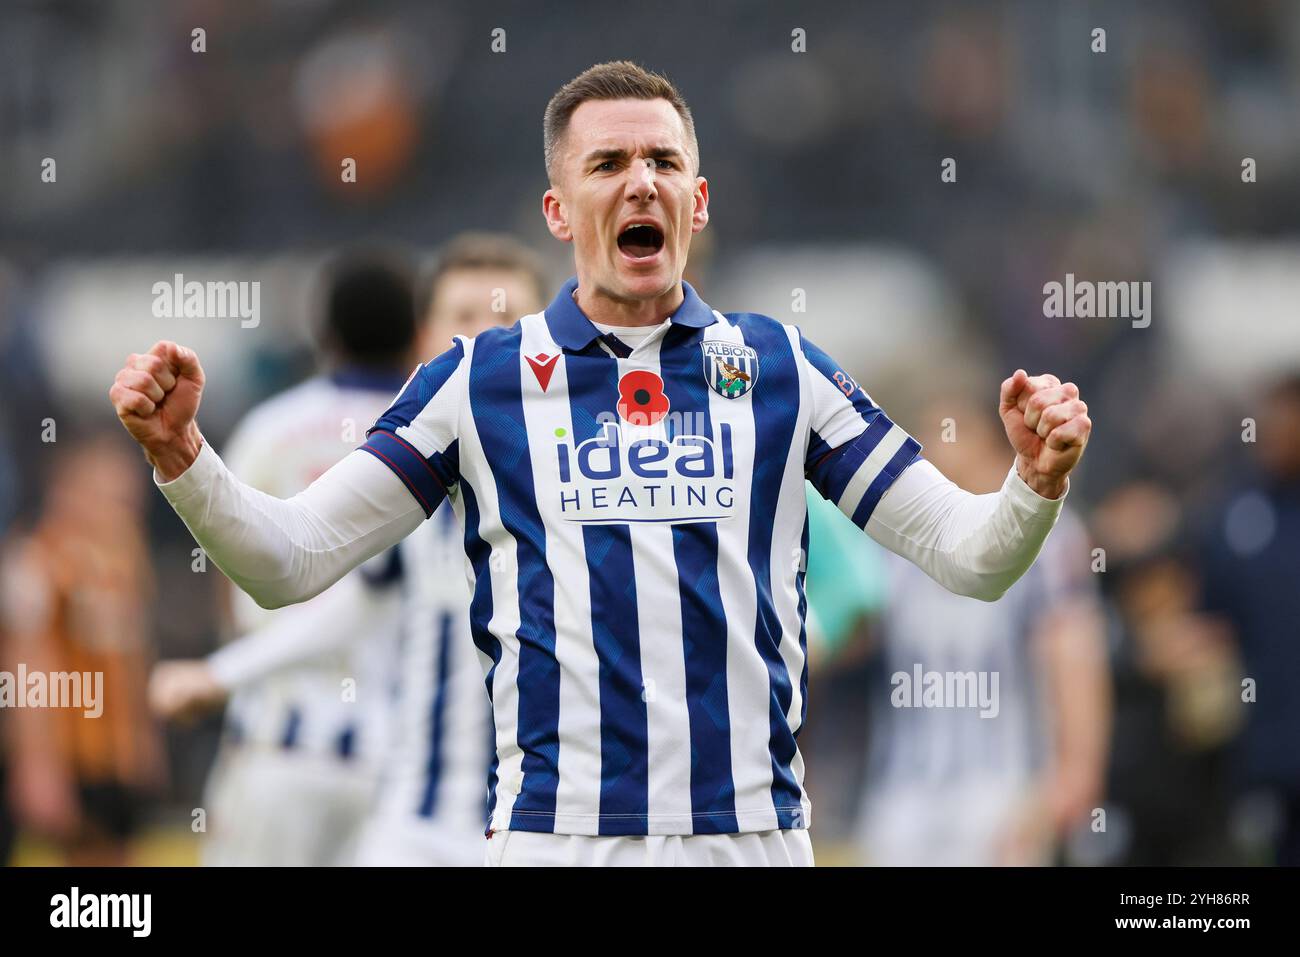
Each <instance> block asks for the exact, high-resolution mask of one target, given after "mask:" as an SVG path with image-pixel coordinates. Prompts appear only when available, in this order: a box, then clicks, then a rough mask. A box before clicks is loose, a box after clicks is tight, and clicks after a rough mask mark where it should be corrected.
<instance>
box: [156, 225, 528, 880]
mask: <svg viewBox="0 0 1300 957" xmlns="http://www.w3.org/2000/svg"><path fill="white" fill-rule="evenodd" d="M421 288H422V289H423V290H425V299H426V301H425V302H423V303H421V304H420V310H419V314H420V315H421V316H422V317H423V321H422V323H421V325H420V327H419V330H418V339H417V342H418V345H417V352H418V354H419V355H420V356H422V357H429V356H434V355H437V354H439V353H441V352H443V351H445V350H446V348H447V346H448V344H449V343H450V342H451V339H452V337H453V336H456V335H466V336H474V335H477V334H478V333H479V332H481V331H482V330H484V329H487V328H490V327H492V326H494V325H509V324H511V323H513V322H515V321H516V320H518V319H519V317H520V316H522V315H526V314H528V313H530V312H535V311H537V310H538V309H540V308H541V305H542V289H543V277H542V274H541V271H540V268H539V267H538V265H537V263H536V261H535V259H534V257H533V256H532V255H531V254H530V253H529V251H528V250H527V249H526V248H524V247H523V246H521V245H520V244H518V243H516V242H514V241H513V240H511V239H509V238H508V237H504V236H494V235H488V234H466V235H464V236H461V237H459V238H457V239H455V240H453V241H452V242H451V243H449V244H448V245H447V247H446V248H445V249H444V251H443V252H442V253H441V255H440V256H439V257H438V262H437V265H436V267H435V268H434V269H433V271H432V273H431V275H430V276H429V277H428V279H427V281H425V282H423V283H422V284H421ZM390 397H391V396H390ZM367 581H368V582H370V583H371V584H372V585H378V584H381V583H382V584H385V585H393V584H396V583H398V582H400V588H397V589H389V590H388V591H387V592H386V593H385V594H384V595H383V597H382V598H380V599H379V600H376V595H375V591H374V589H373V588H366V586H365V584H364V582H367ZM395 596H396V597H400V599H401V613H400V620H401V625H400V633H401V650H400V656H399V660H398V661H397V662H395V663H394V664H395V667H394V669H393V670H392V673H393V674H395V675H396V683H397V687H398V693H397V702H398V703H397V706H396V708H397V710H396V714H395V715H394V718H393V720H392V721H390V722H388V723H386V725H385V727H386V728H388V729H389V730H390V731H391V736H390V738H391V739H390V740H389V741H387V742H385V746H384V759H383V770H382V773H381V775H380V786H379V789H378V791H377V793H376V797H375V801H374V803H373V805H372V807H371V808H370V811H369V816H370V821H369V823H368V825H367V826H366V827H365V829H364V832H363V837H362V839H361V842H360V855H359V858H358V861H357V862H358V863H361V864H375V865H402V864H409V865H426V866H439V865H452V866H456V865H469V866H477V865H479V864H481V863H482V856H483V854H482V842H483V834H482V832H483V828H484V826H485V824H486V812H487V792H486V782H487V774H488V768H489V765H490V762H491V753H492V752H491V745H492V731H491V720H490V719H491V712H490V708H489V705H488V699H487V694H486V691H485V689H484V687H483V671H482V668H481V667H480V665H479V663H478V661H477V658H476V653H475V651H474V645H473V642H472V641H471V640H470V637H469V634H468V631H467V628H468V616H469V600H470V587H469V583H468V582H467V581H466V573H465V553H464V546H463V544H462V542H461V535H460V529H459V526H458V524H457V523H456V521H455V517H454V515H453V514H452V510H451V509H450V508H445V507H444V508H442V509H440V510H439V514H438V515H436V516H435V517H434V518H433V520H431V521H430V522H428V523H426V524H425V525H423V526H422V527H421V528H420V529H419V530H417V532H416V533H414V534H412V535H411V536H410V537H409V538H407V539H406V540H404V541H403V542H402V543H401V544H400V545H399V546H397V547H396V548H394V549H392V550H390V551H389V552H387V553H385V554H384V555H382V556H379V557H378V558H376V559H375V560H373V561H372V562H371V563H369V564H367V565H366V566H363V569H362V577H361V579H360V580H358V582H357V583H356V584H355V585H354V586H352V587H347V581H346V580H345V582H340V583H339V584H338V585H335V586H334V587H333V588H331V589H330V590H329V592H327V593H326V595H324V596H321V599H318V601H317V602H316V603H315V604H317V605H318V606H319V607H321V608H322V609H323V613H322V614H321V615H320V616H318V618H319V620H318V622H317V623H316V624H315V625H314V626H313V627H311V628H309V629H298V630H296V631H291V630H286V629H274V628H272V629H263V630H261V631H258V632H254V633H252V634H249V635H247V636H245V637H244V638H242V639H240V641H239V642H237V643H236V644H235V645H231V646H227V647H226V648H225V649H223V650H222V651H221V652H218V653H217V654H216V655H214V656H212V657H211V658H209V659H208V661H207V663H206V664H204V663H172V664H171V665H169V666H168V667H167V668H165V669H160V671H159V674H158V678H157V679H156V681H155V689H156V691H157V696H156V697H157V698H158V705H159V707H160V708H161V709H163V710H164V711H165V712H166V713H172V714H175V713H180V712H183V711H187V710H190V709H192V708H197V707H202V706H204V705H205V704H210V703H211V702H212V701H214V700H215V699H217V698H218V697H221V696H224V693H225V692H226V690H227V686H228V685H229V684H230V683H231V681H232V680H233V679H234V678H235V677H236V675H235V674H234V673H233V672H232V669H231V667H230V665H229V661H230V660H231V659H232V657H233V655H232V653H233V654H234V655H238V656H239V657H240V660H241V661H242V662H243V663H244V664H243V666H242V667H241V672H242V676H243V680H244V681H253V680H259V679H260V678H264V677H265V676H266V675H267V674H269V673H273V672H274V671H275V670H277V669H284V668H288V667H293V666H298V665H303V664H307V663H309V662H310V661H312V660H313V659H315V658H318V657H320V656H321V655H322V654H324V653H328V652H329V651H330V650H331V649H332V648H333V649H335V650H337V649H338V648H341V647H346V646H349V645H351V644H352V643H353V642H354V641H355V642H360V643H361V645H362V646H365V647H367V648H369V647H370V646H371V644H373V643H372V642H370V641H369V639H368V638H367V632H368V631H369V630H370V629H372V628H374V627H377V626H378V625H380V624H383V626H384V627H387V623H388V622H390V621H391V620H392V614H393V611H394V606H393V601H392V599H393V597H395ZM326 598H328V599H329V600H328V601H326V600H325V599H326ZM372 650H373V651H375V652H378V650H379V649H372Z"/></svg>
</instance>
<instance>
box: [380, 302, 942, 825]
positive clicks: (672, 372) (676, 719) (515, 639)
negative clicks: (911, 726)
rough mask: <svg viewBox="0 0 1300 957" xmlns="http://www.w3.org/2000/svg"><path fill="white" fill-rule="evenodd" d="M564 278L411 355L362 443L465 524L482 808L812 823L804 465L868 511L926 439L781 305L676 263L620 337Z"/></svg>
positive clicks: (427, 505)
mask: <svg viewBox="0 0 1300 957" xmlns="http://www.w3.org/2000/svg"><path fill="white" fill-rule="evenodd" d="M576 284H577V282H576V280H570V281H569V282H568V284H566V285H565V286H564V288H563V289H562V290H561V291H560V293H559V295H558V296H556V298H555V300H554V301H553V302H552V303H551V304H550V306H548V307H547V309H546V311H545V312H544V313H539V314H536V315H532V316H527V317H525V318H524V319H522V320H520V322H518V323H516V324H515V325H514V326H513V327H511V328H509V329H504V328H503V329H492V330H489V331H487V332H484V333H482V334H481V335H479V336H478V337H477V338H475V339H473V340H465V339H459V340H457V342H456V345H455V346H454V347H453V348H452V349H451V350H449V351H448V352H446V353H444V354H443V355H442V356H440V357H439V358H437V359H435V360H433V361H432V362H429V363H427V364H426V365H424V366H422V367H421V368H420V369H418V370H417V372H416V373H415V374H414V375H413V376H412V378H411V379H410V380H409V381H408V383H407V385H406V386H405V387H404V389H403V390H402V392H401V393H400V394H399V396H398V397H397V399H396V400H395V401H394V403H393V405H392V407H391V408H390V409H389V410H388V411H387V412H386V413H384V415H382V416H381V417H380V418H379V420H378V421H377V422H376V423H375V425H374V427H373V428H372V429H371V430H370V432H369V433H368V439H367V442H366V445H365V446H364V448H365V449H366V450H367V451H368V452H370V453H371V454H372V455H374V456H375V457H377V458H379V459H380V460H381V461H383V462H385V463H386V464H387V465H388V466H389V467H390V468H391V469H392V470H393V471H394V472H395V473H396V474H397V476H398V477H399V478H400V479H401V480H402V482H403V483H404V484H405V485H406V487H407V488H408V489H409V490H410V492H411V494H412V495H413V496H414V497H415V498H416V499H417V500H418V501H419V502H420V503H421V505H422V506H423V508H424V510H425V513H426V514H432V513H433V511H434V509H435V507H436V506H437V504H438V503H439V502H440V501H441V500H442V499H443V497H449V498H450V501H451V504H452V506H453V508H454V509H455V512H456V514H457V516H458V517H459V518H460V521H461V525H462V528H463V530H464V547H465V551H466V553H467V556H468V559H469V565H470V569H471V573H472V576H473V579H474V594H473V599H472V601H471V604H470V618H469V628H470V633H471V636H472V639H473V642H474V644H475V645H476V646H477V648H478V651H479V653H480V657H481V660H482V663H483V665H484V673H485V676H486V682H487V688H488V692H489V694H490V695H491V698H492V703H493V716H494V723H495V730H496V758H495V762H494V766H493V769H492V772H491V774H490V776H489V778H490V779H489V789H490V795H489V806H490V813H491V820H490V827H491V828H492V829H517V830H529V831H548V832H549V831H554V832H559V833H572V834H700V833H728V832H736V831H762V830H771V829H773V828H794V827H807V826H808V822H809V803H808V798H807V795H806V794H805V793H804V789H803V762H802V759H801V757H800V755H799V751H798V748H797V746H796V742H795V738H796V735H797V734H798V732H799V728H800V726H801V725H802V723H803V719H804V713H805V691H806V684H807V669H806V646H805V634H804V625H803V621H804V611H805V599H804V592H803V574H804V573H803V568H804V553H805V551H806V548H807V523H806V505H805V499H804V479H805V476H807V477H808V478H809V479H811V481H812V482H813V484H814V486H815V487H816V488H817V489H818V491H819V492H821V494H823V495H824V496H826V497H827V498H829V499H831V500H833V501H835V502H836V503H837V504H838V505H839V507H840V508H841V509H842V510H843V511H844V512H845V513H846V514H848V515H850V516H851V517H852V518H853V520H854V521H855V522H856V523H857V524H858V525H859V526H863V525H865V523H866V521H867V519H868V518H869V516H870V514H871V512H872V510H873V508H874V507H875V505H876V503H877V502H878V501H879V500H880V497H881V496H882V495H883V494H884V493H885V491H886V490H887V489H888V488H889V486H890V485H891V484H892V483H893V482H894V480H895V479H896V478H897V477H898V475H899V474H900V473H901V472H902V471H903V470H904V469H905V468H906V467H907V466H908V465H909V464H910V463H911V462H912V461H913V460H914V459H915V457H916V455H917V454H918V452H919V450H920V447H919V446H918V445H917V443H916V442H915V441H914V440H913V439H912V438H911V437H909V436H908V435H907V434H906V433H905V432H904V431H903V430H902V429H900V428H899V427H897V426H895V425H894V424H893V423H892V422H891V421H890V420H889V419H888V418H887V417H886V416H885V414H884V413H883V412H882V411H881V410H880V409H879V408H877V407H876V406H875V405H874V403H873V402H872V401H871V399H870V398H869V397H868V396H867V394H866V393H865V392H864V391H863V390H862V389H860V388H859V387H858V385H857V384H856V383H855V382H854V381H853V379H852V378H850V377H849V376H848V375H847V374H845V373H844V372H843V371H842V370H841V369H839V368H838V367H837V366H836V365H835V363H834V362H832V360H831V359H829V358H828V357H827V356H826V355H825V354H823V353H822V352H821V351H820V350H818V349H817V348H816V347H815V346H813V345H812V344H810V343H809V342H808V341H807V340H805V339H803V337H802V336H801V335H800V333H799V330H798V329H797V328H795V327H793V326H786V325H782V324H781V323H779V322H776V321H775V320H772V319H769V318H766V317H764V316H759V315H754V314H749V313H741V314H733V315H727V316H724V315H722V314H721V313H718V312H715V311H714V310H712V309H711V308H710V307H708V306H707V305H705V304H704V303H703V302H702V301H701V300H700V298H699V297H698V296H697V295H696V294H695V292H694V290H692V289H691V288H690V286H689V285H687V284H685V283H683V286H684V292H685V299H684V301H683V303H682V305H681V306H680V308H679V309H678V310H677V311H676V313H675V314H674V315H673V316H672V317H671V320H672V321H671V322H669V323H667V324H665V325H664V326H662V327H661V328H659V329H657V330H656V331H655V332H654V333H653V334H652V335H650V336H649V337H647V338H646V339H645V340H644V341H642V342H641V343H640V344H639V345H638V346H637V348H636V349H635V350H631V349H628V347H627V346H626V345H624V344H623V343H622V342H621V341H619V340H618V339H617V338H615V337H613V336H609V335H602V334H601V333H600V332H599V330H597V329H596V327H595V326H594V325H593V324H592V323H591V322H590V320H589V319H587V317H586V316H585V315H584V314H583V313H582V312H581V310H580V309H579V308H578V306H577V304H576V302H575V301H574V299H573V295H572V294H573V291H574V289H575V288H576Z"/></svg>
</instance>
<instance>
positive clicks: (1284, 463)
mask: <svg viewBox="0 0 1300 957" xmlns="http://www.w3.org/2000/svg"><path fill="white" fill-rule="evenodd" d="M1256 402H1257V404H1258V408H1259V409H1260V412H1259V416H1258V423H1257V426H1258V438H1257V440H1256V443H1255V444H1254V445H1252V447H1251V449H1252V451H1253V452H1254V453H1255V456H1254V458H1255V463H1254V467H1253V468H1251V469H1250V470H1249V471H1247V472H1246V473H1245V474H1243V475H1241V476H1240V477H1239V478H1237V479H1236V481H1235V487H1234V488H1232V489H1231V494H1230V496H1229V497H1228V499H1227V500H1226V501H1225V502H1224V503H1223V504H1222V505H1221V506H1220V507H1219V508H1217V509H1215V510H1214V512H1213V526H1212V528H1211V529H1210V530H1209V534H1208V536H1207V540H1206V542H1205V544H1204V546H1203V549H1202V556H1201V559H1202V561H1201V565H1202V580H1203V589H1204V599H1203V603H1204V608H1205V610H1206V611H1208V612H1210V613H1211V614H1213V615H1216V616H1218V617H1219V618H1220V619H1221V620H1225V621H1227V622H1228V623H1230V624H1231V626H1232V631H1233V633H1234V634H1235V636H1236V640H1237V643H1238V646H1239V648H1240V654H1241V661H1242V665H1243V666H1244V668H1243V675H1244V677H1247V678H1251V679H1253V680H1254V682H1255V691H1254V695H1253V696H1252V697H1250V698H1249V699H1247V698H1246V697H1245V696H1242V697H1241V698H1240V700H1243V701H1245V700H1249V704H1248V705H1247V707H1246V708H1245V709H1244V710H1245V716H1246V724H1245V728H1244V729H1243V731H1242V735H1241V741H1240V751H1239V754H1238V755H1237V757H1238V759H1239V761H1240V765H1239V767H1240V771H1241V780H1240V782H1239V784H1240V787H1241V789H1242V790H1243V791H1246V792H1251V791H1258V792H1263V793H1265V794H1267V795H1268V796H1269V797H1270V798H1271V799H1272V801H1273V802H1274V803H1275V805H1276V811H1277V818H1278V827H1277V828H1276V833H1275V834H1274V835H1272V840H1271V842H1270V843H1271V844H1272V847H1271V848H1270V850H1271V852H1272V857H1273V860H1272V861H1271V862H1270V863H1276V864H1281V865H1287V866H1292V867H1294V866H1300V748H1297V746H1296V742H1297V740H1300V641H1297V627H1298V626H1297V622H1300V588H1298V587H1297V579H1300V372H1296V373H1293V374H1291V375H1290V376H1288V377H1285V378H1283V379H1280V380H1278V381H1276V382H1274V383H1273V384H1272V385H1271V386H1270V387H1269V388H1267V389H1266V390H1265V391H1264V393H1263V395H1262V397H1261V398H1260V399H1257V400H1256ZM1235 690H1237V691H1241V690H1243V689H1241V688H1240V687H1238V688H1237V689H1235Z"/></svg>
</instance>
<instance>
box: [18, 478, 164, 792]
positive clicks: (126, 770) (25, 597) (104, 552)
mask: <svg viewBox="0 0 1300 957" xmlns="http://www.w3.org/2000/svg"><path fill="white" fill-rule="evenodd" d="M139 522H140V519H139V518H138V517H137V516H135V515H133V514H126V513H123V514H118V513H116V512H115V511H114V510H113V507H112V505H111V503H105V505H104V508H103V511H102V512H101V513H100V514H99V515H98V516H97V517H96V519H95V528H93V529H90V528H87V527H86V526H85V525H84V524H83V523H81V522H79V521H73V520H72V519H71V518H64V517H60V516H52V517H50V518H47V519H46V520H44V521H42V523H41V524H40V525H39V526H38V527H37V528H36V530H35V531H34V532H33V533H32V535H31V536H30V537H29V538H28V539H27V540H26V542H25V543H23V545H22V546H20V548H19V550H18V555H17V561H16V562H15V563H13V564H12V565H10V567H9V568H8V570H7V572H6V578H7V579H8V580H7V581H6V589H5V590H6V593H7V595H8V598H9V601H8V604H9V606H10V609H9V610H10V615H9V618H10V621H9V626H10V628H11V629H13V631H14V634H13V635H12V636H11V637H12V639H13V641H12V646H11V655H12V661H9V662H6V668H12V667H15V666H16V665H17V663H19V662H21V663H23V664H25V665H26V669H27V672H28V674H31V673H32V672H36V671H40V672H44V673H45V675H44V678H45V680H47V681H48V680H49V676H50V674H52V673H58V672H81V673H82V684H83V686H84V687H83V702H85V699H86V696H87V694H89V693H91V691H92V690H93V692H94V693H95V694H96V695H97V696H98V704H99V706H100V707H101V708H102V711H100V712H99V713H98V714H97V715H96V716H89V715H87V713H86V711H87V710H88V709H87V708H85V707H62V708H55V707H48V708H43V709H39V710H33V711H32V712H31V716H32V717H33V718H34V719H37V720H40V721H41V722H42V723H43V725H44V730H45V732H46V733H45V734H44V736H43V737H44V741H45V743H46V746H48V747H53V748H56V749H58V751H59V752H60V753H61V754H62V755H63V756H64V757H65V758H66V762H67V765H68V767H69V770H70V771H71V773H72V774H73V776H74V777H75V778H76V779H77V780H78V781H80V782H82V783H94V784H104V783H116V784H120V785H124V786H127V787H133V788H147V787H150V786H153V785H155V784H157V783H158V781H159V777H160V772H161V767H162V764H161V755H162V748H161V739H160V736H159V732H158V728H157V726H156V725H155V724H154V722H153V720H152V718H150V716H149V713H148V705H147V701H146V685H147V680H148V669H149V665H150V663H151V657H152V654H151V649H150V645H149V640H148V638H147V636H148V634H149V630H150V623H149V616H148V608H149V602H150V600H151V599H152V597H153V592H154V585H153V576H152V572H151V569H150V564H149V556H148V553H147V550H146V547H145V541H144V537H143V534H142V529H141V528H140V527H139ZM15 596H16V599H15ZM15 605H18V606H19V607H18V608H17V609H15V608H14V607H13V606H15ZM98 676H102V678H100V677H98ZM51 703H54V702H51Z"/></svg>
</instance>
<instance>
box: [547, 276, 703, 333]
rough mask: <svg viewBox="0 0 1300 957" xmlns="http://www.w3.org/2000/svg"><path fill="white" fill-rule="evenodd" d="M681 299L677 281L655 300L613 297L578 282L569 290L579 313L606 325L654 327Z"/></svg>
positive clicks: (679, 286)
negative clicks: (572, 290) (571, 291)
mask: <svg viewBox="0 0 1300 957" xmlns="http://www.w3.org/2000/svg"><path fill="white" fill-rule="evenodd" d="M685 298H686V292H685V290H684V289H683V288H682V284H681V282H680V281H678V282H677V283H675V284H674V285H673V287H672V289H670V290H669V291H668V292H666V293H664V294H663V295H662V296H659V297H658V298H657V299H640V300H638V299H615V298H613V297H612V296H609V295H606V294H604V293H602V292H601V291H600V290H599V289H598V288H595V287H594V286H589V285H583V284H582V283H581V282H579V283H578V288H577V289H576V290H574V293H573V299H574V301H575V302H576V303H577V304H578V308H579V309H581V310H582V311H583V314H584V315H586V317H587V318H588V319H590V320H591V321H592V322H599V323H601V324H603V325H606V326H657V325H659V323H661V322H663V321H664V320H665V319H667V318H668V317H669V316H671V315H672V314H673V313H674V312H676V311H677V309H678V307H680V306H681V304H682V301H683V300H684V299H685Z"/></svg>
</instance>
